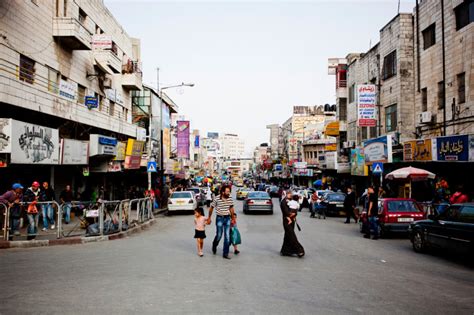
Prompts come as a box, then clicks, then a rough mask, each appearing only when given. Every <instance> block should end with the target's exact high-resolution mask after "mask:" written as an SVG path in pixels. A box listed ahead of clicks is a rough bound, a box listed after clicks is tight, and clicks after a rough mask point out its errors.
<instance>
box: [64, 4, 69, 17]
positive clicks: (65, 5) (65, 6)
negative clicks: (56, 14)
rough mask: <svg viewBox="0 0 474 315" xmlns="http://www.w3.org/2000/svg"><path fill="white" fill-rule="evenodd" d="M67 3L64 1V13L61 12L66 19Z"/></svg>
mask: <svg viewBox="0 0 474 315" xmlns="http://www.w3.org/2000/svg"><path fill="white" fill-rule="evenodd" d="M67 1H68V0H64V2H63V4H64V12H63V15H64V16H65V17H66V16H67Z"/></svg>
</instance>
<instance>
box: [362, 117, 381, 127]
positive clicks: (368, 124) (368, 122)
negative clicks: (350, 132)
mask: <svg viewBox="0 0 474 315" xmlns="http://www.w3.org/2000/svg"><path fill="white" fill-rule="evenodd" d="M375 126H377V120H375V119H359V127H375Z"/></svg>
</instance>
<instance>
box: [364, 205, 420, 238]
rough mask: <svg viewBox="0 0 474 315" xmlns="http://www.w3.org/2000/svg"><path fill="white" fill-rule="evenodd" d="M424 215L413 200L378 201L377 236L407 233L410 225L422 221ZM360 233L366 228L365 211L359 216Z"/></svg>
mask: <svg viewBox="0 0 474 315" xmlns="http://www.w3.org/2000/svg"><path fill="white" fill-rule="evenodd" d="M424 217H425V213H424V212H423V210H422V208H421V206H420V205H419V204H418V203H417V202H416V200H414V199H405V198H385V199H380V200H379V215H378V218H379V235H380V236H383V235H384V234H387V233H389V232H405V233H406V232H408V227H409V226H410V223H412V222H414V221H419V220H423V219H424ZM359 224H360V232H361V233H364V232H365V231H364V229H365V227H366V226H367V210H364V211H362V214H361V215H360V221H359Z"/></svg>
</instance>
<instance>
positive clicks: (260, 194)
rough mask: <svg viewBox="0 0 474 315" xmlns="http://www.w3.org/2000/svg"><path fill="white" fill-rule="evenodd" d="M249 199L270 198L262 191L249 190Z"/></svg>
mask: <svg viewBox="0 0 474 315" xmlns="http://www.w3.org/2000/svg"><path fill="white" fill-rule="evenodd" d="M248 198H249V199H270V196H269V195H268V193H266V192H263V191H257V192H251V193H249V195H248Z"/></svg>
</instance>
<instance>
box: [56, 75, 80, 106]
mask: <svg viewBox="0 0 474 315" xmlns="http://www.w3.org/2000/svg"><path fill="white" fill-rule="evenodd" d="M59 95H61V96H62V97H65V98H67V99H69V100H71V101H74V100H75V99H76V95H77V83H76V82H70V81H66V80H63V79H61V80H60V81H59Z"/></svg>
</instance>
